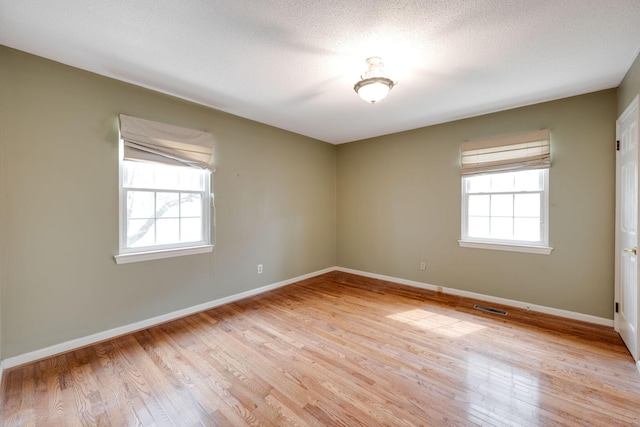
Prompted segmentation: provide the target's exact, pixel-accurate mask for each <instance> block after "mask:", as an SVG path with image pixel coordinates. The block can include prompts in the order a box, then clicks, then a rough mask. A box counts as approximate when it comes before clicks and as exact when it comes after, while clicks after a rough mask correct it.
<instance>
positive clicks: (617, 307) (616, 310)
mask: <svg viewBox="0 0 640 427" xmlns="http://www.w3.org/2000/svg"><path fill="white" fill-rule="evenodd" d="M617 312H618V303H616V313H617Z"/></svg>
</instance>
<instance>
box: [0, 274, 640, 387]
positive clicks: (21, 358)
mask: <svg viewBox="0 0 640 427" xmlns="http://www.w3.org/2000/svg"><path fill="white" fill-rule="evenodd" d="M332 271H342V272H345V273H351V274H357V275H359V276H364V277H370V278H372V279H380V280H385V281H388V282H394V283H399V284H402V285H407V286H413V287H416V288H422V289H428V290H431V291H436V290H437V289H438V286H436V285H431V284H428V283H422V282H416V281H413V280H407V279H401V278H398V277H391V276H384V275H381V274H375V273H369V272H366V271H360V270H353V269H350V268H343V267H329V268H325V269H324V270H319V271H316V272H313V273H309V274H305V275H302V276H298V277H294V278H291V279H288V280H283V281H281V282H277V283H273V284H271V285H266V286H262V287H260V288H256V289H251V290H249V291H245V292H241V293H239V294H235V295H230V296H228V297H224V298H219V299H216V300H213V301H209V302H206V303H203V304H198V305H194V306H192V307H188V308H185V309H182V310H177V311H173V312H171V313H167V314H163V315H160V316H156V317H152V318H150V319H147V320H142V321H140V322H135V323H131V324H129V325H125V326H120V327H118V328H113V329H109V330H108V331H104V332H99V333H97V334H93V335H89V336H86V337H83V338H77V339H74V340H71V341H67V342H64V343H61V344H55V345H52V346H50V347H46V348H43V349H40V350H36V351H32V352H29V353H24V354H21V355H18V356H14V357H9V358H7V359H4V360H2V361H0V381H1V380H2V371H3V369H9V368H13V367H15V366H19V365H24V364H26V363H30V362H35V361H36V360H40V359H45V358H47V357H51V356H55V355H57V354H61V353H66V352H68V351H72V350H75V349H78V348H81V347H85V346H87V345H91V344H95V343H98V342H101V341H105V340H108V339H111V338H116V337H119V336H121V335H125V334H129V333H131V332H135V331H139V330H142V329H146V328H149V327H152V326H155V325H159V324H161V323H166V322H169V321H171V320H175V319H179V318H181V317H185V316H189V315H191V314H195V313H199V312H201V311H205V310H209V309H211V308H214V307H218V306H221V305H223V304H228V303H231V302H235V301H239V300H241V299H244V298H249V297H252V296H255V295H258V294H261V293H264V292H267V291H270V290H273V289H277V288H280V287H282V286H286V285H290V284H292V283H295V282H299V281H301V280H305V279H309V278H311V277H316V276H320V275H321V274H325V273H330V272H332ZM442 292H444V293H447V294H451V295H458V296H462V297H467V298H474V299H478V300H481V301H487V302H495V303H497V304H504V305H508V306H511V307H517V308H523V309H528V310H531V311H537V312H540V313H547V314H553V315H555V316H560V317H566V318H568V319H574V320H581V321H584V322H589V323H595V324H598V325H603V326H610V327H613V320H611V319H604V318H601V317H596V316H591V315H588V314H582V313H576V312H573V311H567V310H560V309H557V308H551V307H545V306H541V305H536V304H529V303H526V302H522V301H515V300H510V299H505V298H499V297H494V296H490V295H483V294H478V293H475V292H468V291H462V290H457V289H453V288H444V287H443V288H442ZM638 370H640V361H639V362H638Z"/></svg>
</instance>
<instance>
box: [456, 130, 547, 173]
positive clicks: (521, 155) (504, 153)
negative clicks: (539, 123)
mask: <svg viewBox="0 0 640 427" xmlns="http://www.w3.org/2000/svg"><path fill="white" fill-rule="evenodd" d="M550 140H551V132H550V131H549V129H543V130H539V131H535V132H529V133H525V134H518V135H511V136H505V137H502V138H494V139H484V140H480V141H469V142H465V143H463V144H462V147H461V155H460V160H461V165H462V167H461V174H462V175H475V174H482V173H495V172H507V171H515V170H526V169H545V168H548V167H549V166H550V165H551V142H550Z"/></svg>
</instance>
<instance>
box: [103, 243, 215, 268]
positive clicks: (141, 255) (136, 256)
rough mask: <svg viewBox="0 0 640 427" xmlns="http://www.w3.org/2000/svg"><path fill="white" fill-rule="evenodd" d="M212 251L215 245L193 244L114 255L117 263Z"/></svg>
mask: <svg viewBox="0 0 640 427" xmlns="http://www.w3.org/2000/svg"><path fill="white" fill-rule="evenodd" d="M211 251H213V245H202V246H193V247H190V248H176V249H165V250H161V251H149V252H135V253H130V254H119V255H116V256H114V257H113V258H114V259H115V260H116V264H129V263H131V262H141V261H151V260H154V259H163V258H173V257H178V256H185V255H195V254H204V253H207V252H211Z"/></svg>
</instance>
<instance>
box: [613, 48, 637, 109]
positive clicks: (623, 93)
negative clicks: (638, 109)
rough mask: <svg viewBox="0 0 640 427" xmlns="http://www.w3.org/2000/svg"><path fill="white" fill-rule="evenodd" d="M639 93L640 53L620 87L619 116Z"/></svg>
mask: <svg viewBox="0 0 640 427" xmlns="http://www.w3.org/2000/svg"><path fill="white" fill-rule="evenodd" d="M638 94H640V54H638V56H637V57H636V60H635V61H634V62H633V64H632V65H631V67H630V68H629V71H627V74H626V75H625V76H624V79H622V82H621V83H620V86H619V87H618V116H620V115H621V114H622V113H623V112H624V110H625V108H627V106H628V105H629V104H630V103H631V101H633V98H635V97H636V96H637V95H638Z"/></svg>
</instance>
